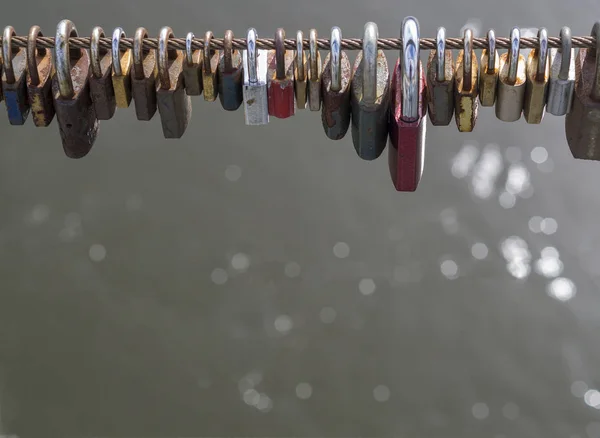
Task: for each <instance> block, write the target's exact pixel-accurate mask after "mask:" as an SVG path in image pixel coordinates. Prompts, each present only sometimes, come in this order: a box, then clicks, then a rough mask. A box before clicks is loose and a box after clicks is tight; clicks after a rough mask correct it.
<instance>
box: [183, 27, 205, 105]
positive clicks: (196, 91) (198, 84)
mask: <svg viewBox="0 0 600 438" xmlns="http://www.w3.org/2000/svg"><path fill="white" fill-rule="evenodd" d="M193 41H194V34H193V33H192V32H189V33H188V34H187V35H186V37H185V62H184V63H183V78H184V82H185V92H186V93H187V94H188V95H189V96H200V95H201V94H202V89H203V88H204V86H203V84H202V65H203V60H204V58H203V55H202V51H201V50H194V49H193V48H192V43H193Z"/></svg>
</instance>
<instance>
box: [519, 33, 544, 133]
mask: <svg viewBox="0 0 600 438" xmlns="http://www.w3.org/2000/svg"><path fill="white" fill-rule="evenodd" d="M538 40H539V44H538V47H536V48H535V49H533V50H532V51H531V52H530V53H529V56H528V58H527V71H526V74H527V82H526V86H525V103H524V105H523V116H524V117H525V121H526V122H527V123H533V124H538V123H541V121H542V119H543V118H544V113H545V109H546V98H547V97H548V80H549V79H550V64H549V63H548V32H547V31H546V29H544V28H541V29H540V30H539V31H538Z"/></svg>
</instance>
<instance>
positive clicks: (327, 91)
mask: <svg viewBox="0 0 600 438" xmlns="http://www.w3.org/2000/svg"><path fill="white" fill-rule="evenodd" d="M341 48H342V31H341V30H340V28H339V27H333V28H332V29H331V45H330V50H329V54H328V55H327V57H326V58H325V68H324V69H323V74H322V75H321V86H322V88H321V96H322V97H323V105H322V107H321V122H322V123H323V129H324V130H325V134H326V135H327V137H329V138H330V139H331V140H341V139H342V138H344V136H345V135H346V132H348V128H349V127H350V115H351V110H350V83H351V82H352V70H351V69H352V67H351V66H350V61H349V60H348V55H346V52H344V51H342V50H341Z"/></svg>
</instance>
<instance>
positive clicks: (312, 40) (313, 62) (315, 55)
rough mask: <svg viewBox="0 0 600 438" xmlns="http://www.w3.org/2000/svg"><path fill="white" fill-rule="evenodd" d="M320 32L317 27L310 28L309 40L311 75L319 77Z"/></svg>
mask: <svg viewBox="0 0 600 438" xmlns="http://www.w3.org/2000/svg"><path fill="white" fill-rule="evenodd" d="M318 38H319V34H318V33H317V30H316V29H311V30H310V35H309V37H308V40H309V55H310V66H309V68H310V76H311V77H312V78H318V77H319V46H318V45H317V39H318Z"/></svg>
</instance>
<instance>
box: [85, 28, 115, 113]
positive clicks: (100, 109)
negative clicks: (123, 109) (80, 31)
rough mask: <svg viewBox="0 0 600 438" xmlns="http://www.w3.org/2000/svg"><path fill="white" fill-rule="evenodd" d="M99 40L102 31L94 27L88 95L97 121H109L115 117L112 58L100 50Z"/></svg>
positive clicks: (102, 34)
mask: <svg viewBox="0 0 600 438" xmlns="http://www.w3.org/2000/svg"><path fill="white" fill-rule="evenodd" d="M100 38H104V30H102V28H101V27H95V28H94V29H93V30H92V38H91V39H90V62H91V67H92V74H91V76H90V93H91V96H92V102H94V108H95V110H96V117H98V120H109V119H111V118H112V117H113V116H114V115H115V110H116V109H117V100H116V97H115V90H114V88H113V83H112V77H111V75H112V56H111V52H110V51H109V50H106V49H104V48H102V49H101V48H100Z"/></svg>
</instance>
